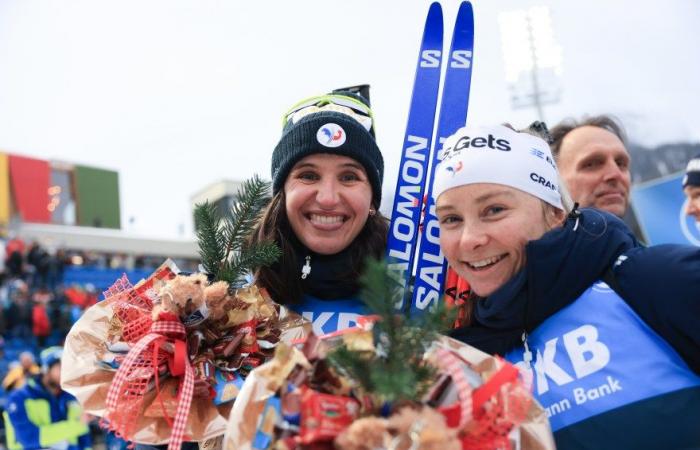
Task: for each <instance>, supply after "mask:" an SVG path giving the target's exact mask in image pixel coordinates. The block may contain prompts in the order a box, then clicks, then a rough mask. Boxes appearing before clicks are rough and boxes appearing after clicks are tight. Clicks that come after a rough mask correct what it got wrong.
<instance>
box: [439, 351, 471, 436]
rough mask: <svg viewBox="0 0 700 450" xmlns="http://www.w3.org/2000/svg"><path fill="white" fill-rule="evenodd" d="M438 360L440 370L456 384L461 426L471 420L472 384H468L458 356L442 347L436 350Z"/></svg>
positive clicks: (462, 363)
mask: <svg viewBox="0 0 700 450" xmlns="http://www.w3.org/2000/svg"><path fill="white" fill-rule="evenodd" d="M437 354H438V361H439V364H440V367H441V368H442V370H444V371H445V372H447V374H448V375H449V376H450V377H452V382H453V383H454V384H455V386H457V397H458V398H459V404H460V409H461V413H460V415H459V427H460V428H462V427H464V425H466V424H467V422H469V421H471V420H472V390H473V389H472V385H471V384H469V381H468V380H467V376H466V375H465V374H464V365H465V363H464V362H462V361H461V360H460V359H459V358H458V357H456V356H455V355H454V354H453V353H452V352H450V351H449V350H446V349H444V348H440V349H438V351H437Z"/></svg>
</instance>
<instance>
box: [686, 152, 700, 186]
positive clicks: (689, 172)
mask: <svg viewBox="0 0 700 450" xmlns="http://www.w3.org/2000/svg"><path fill="white" fill-rule="evenodd" d="M686 186H700V155H695V157H693V159H691V160H690V161H688V167H686V169H685V176H684V177H683V188H685V187H686Z"/></svg>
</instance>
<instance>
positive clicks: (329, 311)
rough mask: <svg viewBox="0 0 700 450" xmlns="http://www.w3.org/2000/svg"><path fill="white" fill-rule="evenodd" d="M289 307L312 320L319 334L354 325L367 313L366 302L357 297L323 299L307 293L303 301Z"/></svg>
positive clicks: (315, 330) (314, 329)
mask: <svg viewBox="0 0 700 450" xmlns="http://www.w3.org/2000/svg"><path fill="white" fill-rule="evenodd" d="M289 307H290V308H292V309H293V310H294V311H295V312H296V313H298V314H301V315H302V316H303V317H304V318H305V319H307V320H308V321H309V322H311V325H312V327H313V331H314V333H316V334H317V335H323V334H328V333H332V332H334V331H338V330H343V329H345V328H350V327H354V326H355V325H356V324H357V319H358V317H359V316H361V315H364V314H367V311H366V307H365V305H364V303H362V301H361V300H360V299H357V298H346V299H332V300H323V299H319V298H317V297H314V296H311V295H308V294H307V295H305V296H304V298H303V299H302V301H301V303H299V304H297V305H289Z"/></svg>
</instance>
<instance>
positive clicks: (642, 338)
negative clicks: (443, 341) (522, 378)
mask: <svg viewBox="0 0 700 450" xmlns="http://www.w3.org/2000/svg"><path fill="white" fill-rule="evenodd" d="M577 220H578V226H576V222H577ZM574 228H576V229H574ZM603 279H607V280H609V281H610V283H611V285H613V286H614V288H615V290H614V291H612V290H611V289H609V288H608V287H607V285H605V284H602V283H599V281H600V280H603ZM474 319H475V320H474V323H473V324H472V325H471V326H470V327H466V328H462V329H459V330H455V332H454V333H453V336H454V337H456V338H458V339H460V340H462V341H463V342H466V343H468V344H471V345H474V346H476V347H478V348H480V349H482V350H484V351H487V352H490V353H497V354H501V355H506V354H507V355H508V357H509V359H511V360H512V361H514V362H518V361H519V360H521V359H523V356H524V347H523V346H522V339H521V337H522V334H523V331H526V332H527V333H529V338H528V344H529V346H530V350H531V352H532V354H533V361H532V365H533V368H534V371H532V372H530V373H533V376H534V380H533V382H534V383H533V385H534V387H535V394H536V396H538V398H539V400H540V402H541V403H542V404H543V406H544V407H545V408H547V412H548V414H549V415H550V419H551V422H552V425H553V429H554V430H555V439H556V441H557V446H558V447H559V448H564V449H567V448H596V449H602V448H691V447H695V446H698V447H700V426H698V424H700V388H699V387H698V386H700V378H699V377H698V374H700V326H698V323H700V248H696V247H688V246H680V245H661V246H655V247H649V248H646V247H642V246H640V245H639V244H638V243H637V241H636V239H635V238H634V236H633V235H632V234H631V232H630V231H629V230H628V229H627V227H626V226H625V225H624V224H623V223H622V222H621V221H620V220H619V219H617V218H616V217H614V216H612V215H609V214H607V213H603V212H600V211H596V210H583V211H582V215H581V216H580V217H578V218H573V217H570V218H569V219H567V222H566V224H565V225H564V227H562V228H558V229H555V230H552V231H550V232H549V233H547V234H545V235H544V236H543V237H542V238H541V239H539V240H537V241H532V242H530V243H528V245H527V247H526V265H525V268H524V269H523V270H521V271H520V272H519V273H518V274H516V275H515V277H514V278H513V279H511V280H510V281H508V282H507V283H506V284H505V285H504V286H502V287H501V288H500V289H499V290H497V291H496V292H494V293H493V294H492V295H491V296H489V297H488V298H485V299H479V300H478V301H477V303H476V307H475V310H474ZM547 364H548V366H547V367H545V366H546V365H547ZM519 365H521V366H522V363H520V364H519ZM621 380H622V381H621ZM567 389H568V391H567ZM552 391H556V392H558V393H559V394H564V393H567V392H568V398H565V397H564V396H561V397H558V399H559V400H558V401H554V400H552V398H551V397H549V395H551V394H552ZM611 394H612V395H611ZM603 397H605V398H604V399H603ZM623 398H624V400H621V399H623ZM616 402H617V403H616ZM584 404H585V406H582V405H584ZM570 407H571V408H570ZM577 407H580V408H578V410H577V411H574V409H575V408H577ZM567 414H568V415H569V416H570V417H566V416H567ZM554 415H557V417H554ZM560 418H564V419H562V420H560Z"/></svg>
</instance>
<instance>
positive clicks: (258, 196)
mask: <svg viewBox="0 0 700 450" xmlns="http://www.w3.org/2000/svg"><path fill="white" fill-rule="evenodd" d="M269 191H270V182H268V181H263V180H261V179H260V178H259V177H258V176H257V175H254V176H253V178H251V179H249V180H246V181H244V182H243V185H242V186H241V189H240V190H239V191H238V194H237V201H236V202H235V204H234V205H233V207H232V208H231V210H230V211H229V213H228V214H227V215H226V216H225V217H224V238H225V240H226V249H225V252H224V259H226V260H228V259H229V258H230V257H231V252H233V251H234V250H240V249H241V248H242V246H243V243H244V241H245V239H246V237H248V235H249V234H250V233H251V231H252V230H253V227H254V226H255V224H256V222H257V220H258V218H259V216H260V212H261V211H262V210H263V208H264V207H265V206H266V205H267V203H268V202H269V200H270V198H269V194H268V193H269Z"/></svg>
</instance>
